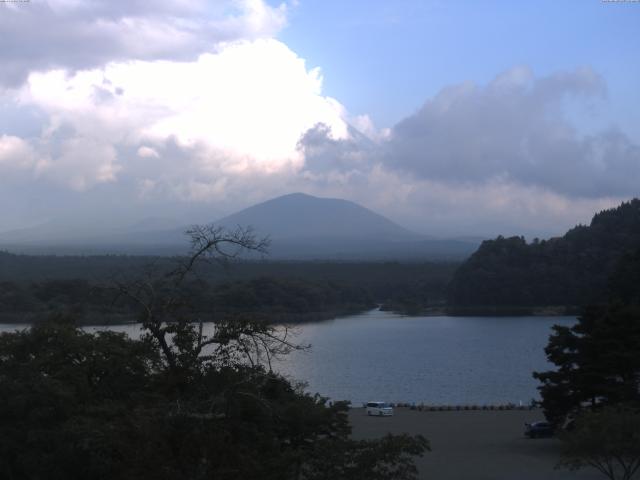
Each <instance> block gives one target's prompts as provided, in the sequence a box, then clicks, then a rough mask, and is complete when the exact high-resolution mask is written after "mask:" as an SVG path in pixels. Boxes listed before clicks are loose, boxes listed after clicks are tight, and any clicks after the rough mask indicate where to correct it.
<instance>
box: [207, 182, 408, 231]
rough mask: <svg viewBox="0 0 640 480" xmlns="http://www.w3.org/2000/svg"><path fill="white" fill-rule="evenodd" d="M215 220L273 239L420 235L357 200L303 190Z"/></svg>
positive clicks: (221, 223)
mask: <svg viewBox="0 0 640 480" xmlns="http://www.w3.org/2000/svg"><path fill="white" fill-rule="evenodd" d="M216 223H218V224H220V225H224V226H225V227H228V228H233V227H236V226H238V225H251V226H252V227H253V228H254V230H255V232H256V233H257V234H259V235H269V236H270V237H271V238H272V239H287V238H295V239H303V238H308V239H316V238H336V239H338V238H341V239H360V238H366V237H370V238H377V239H379V240H408V239H412V240H415V239H418V238H420V235H418V234H416V233H413V232H410V231H409V230H407V229H405V228H403V227H401V226H399V225H397V224H395V223H393V222H392V221H391V220H389V219H387V218H385V217H383V216H382V215H379V214H377V213H375V212H372V211H371V210H369V209H367V208H365V207H362V206H360V205H358V204H357V203H353V202H350V201H348V200H341V199H337V198H318V197H313V196H311V195H305V194H304V193H291V194H289V195H283V196H281V197H277V198H273V199H271V200H267V201H266V202H263V203H259V204H257V205H254V206H252V207H249V208H245V209H244V210H241V211H239V212H237V213H234V214H233V215H229V216H228V217H225V218H222V219H220V220H218V221H217V222H216Z"/></svg>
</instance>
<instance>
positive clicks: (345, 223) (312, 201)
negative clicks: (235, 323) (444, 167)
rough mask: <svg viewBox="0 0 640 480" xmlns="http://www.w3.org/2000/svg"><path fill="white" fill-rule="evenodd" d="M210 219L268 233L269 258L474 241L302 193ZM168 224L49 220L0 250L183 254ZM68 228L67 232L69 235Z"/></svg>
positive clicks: (442, 254) (359, 255)
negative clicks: (109, 225)
mask: <svg viewBox="0 0 640 480" xmlns="http://www.w3.org/2000/svg"><path fill="white" fill-rule="evenodd" d="M213 223H214V224H215V225H221V226H224V227H227V228H229V229H235V228H236V227H238V226H241V227H252V228H253V229H254V232H255V233H256V235H257V236H260V237H262V236H269V238H270V239H271V246H270V248H269V258H271V259H288V260H316V259H317V260H320V259H322V260H327V259H331V260H413V259H431V260H433V259H440V260H449V259H461V258H464V257H466V256H468V255H470V254H471V253H472V252H473V251H474V250H475V249H476V248H477V246H478V245H479V243H480V242H479V241H478V240H472V239H469V240H468V239H453V240H447V239H436V238H433V237H428V236H424V235H419V234H417V233H414V232H412V231H410V230H408V229H406V228H404V227H401V226H400V225H398V224H396V223H394V222H392V221H391V220H389V219H388V218H385V217H384V216H382V215H380V214H378V213H375V212H373V211H371V210H369V209H367V208H365V207H362V206H360V205H358V204H356V203H354V202H350V201H348V200H341V199H336V198H318V197H313V196H311V195H306V194H302V193H292V194H289V195H283V196H281V197H277V198H273V199H271V200H267V201H266V202H263V203H259V204H257V205H254V206H251V207H249V208H246V209H244V210H241V211H239V212H237V213H234V214H232V215H229V216H227V217H224V218H222V219H219V220H218V221H215V222H213ZM172 225H175V221H173V220H170V219H164V218H151V219H147V220H144V221H142V222H139V223H137V224H132V225H129V226H127V227H121V228H117V229H111V230H109V231H101V232H100V233H99V235H96V234H94V235H93V236H90V235H88V234H84V235H82V234H81V233H78V232H74V230H73V229H70V228H63V227H61V226H59V225H56V224H55V223H53V224H49V225H46V226H43V227H38V228H35V229H28V230H23V231H15V232H10V233H5V234H0V248H6V249H7V250H9V251H13V252H19V253H58V254H59V253H64V254H78V253H82V254H95V253H131V254H160V255H165V254H166V255H173V254H179V253H185V252H186V248H187V246H188V240H187V238H186V237H185V235H184V232H185V230H186V229H187V228H188V226H187V225H185V226H182V227H180V228H176V227H175V226H174V227H171V226H172ZM45 227H46V228H45ZM69 232H74V236H73V237H72V238H70V237H69ZM248 257H249V258H252V255H250V254H248Z"/></svg>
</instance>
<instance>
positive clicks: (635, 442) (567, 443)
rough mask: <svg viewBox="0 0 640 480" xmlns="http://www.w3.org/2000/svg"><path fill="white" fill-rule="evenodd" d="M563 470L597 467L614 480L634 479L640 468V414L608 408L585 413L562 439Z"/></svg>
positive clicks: (561, 465)
mask: <svg viewBox="0 0 640 480" xmlns="http://www.w3.org/2000/svg"><path fill="white" fill-rule="evenodd" d="M560 439H561V440H562V443H563V447H564V452H563V459H562V461H561V462H560V463H559V464H558V467H560V468H569V469H571V470H577V469H580V468H583V467H591V468H595V469H596V470H598V471H599V472H601V473H602V474H603V475H605V476H606V477H607V478H609V479H610V480H630V479H631V478H632V477H633V476H634V474H635V473H636V472H637V471H638V469H640V411H638V410H637V409H631V408H624V407H617V408H614V407H607V408H604V409H602V410H600V411H597V412H585V413H583V414H582V415H581V416H580V417H579V418H578V419H577V420H576V422H575V427H574V428H573V429H572V430H571V431H570V432H565V433H563V434H562V435H561V436H560Z"/></svg>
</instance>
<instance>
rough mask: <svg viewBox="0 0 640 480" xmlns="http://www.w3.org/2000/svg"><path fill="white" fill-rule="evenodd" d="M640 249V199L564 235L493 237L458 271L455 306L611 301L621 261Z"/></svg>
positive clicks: (451, 296)
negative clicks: (612, 278)
mask: <svg viewBox="0 0 640 480" xmlns="http://www.w3.org/2000/svg"><path fill="white" fill-rule="evenodd" d="M639 249H640V200H639V199H633V200H631V201H629V202H623V203H622V204H621V205H620V206H618V207H616V208H613V209H609V210H604V211H602V212H599V213H597V214H596V215H594V217H593V219H592V221H591V223H590V225H588V226H585V225H579V226H577V227H575V228H573V229H571V230H569V231H568V232H567V233H566V234H565V235H564V236H562V237H558V238H551V239H549V240H542V241H538V240H534V241H533V242H532V243H527V242H526V241H525V239H524V238H523V237H511V238H504V237H498V238H496V239H495V240H488V241H485V242H483V243H482V244H481V245H480V248H478V250H477V251H476V252H475V253H474V254H473V255H471V257H470V258H469V259H467V260H466V261H465V263H463V264H462V265H461V266H460V268H459V269H458V270H457V271H456V273H455V275H454V277H453V280H452V281H451V283H450V286H449V304H450V305H453V306H456V307H479V306H494V307H526V306H552V305H553V306H580V305H585V304H588V303H595V302H598V301H604V300H606V297H607V295H608V283H609V277H610V276H611V274H612V273H613V272H614V271H615V270H616V269H617V268H619V266H620V262H621V259H622V258H623V256H625V255H629V254H631V253H633V252H636V251H638V250H639Z"/></svg>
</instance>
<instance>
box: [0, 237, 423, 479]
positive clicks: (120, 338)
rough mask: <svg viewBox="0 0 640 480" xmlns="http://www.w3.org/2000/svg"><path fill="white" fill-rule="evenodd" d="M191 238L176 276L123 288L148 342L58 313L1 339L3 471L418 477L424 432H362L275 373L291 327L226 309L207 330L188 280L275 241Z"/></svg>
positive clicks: (31, 474)
mask: <svg viewBox="0 0 640 480" xmlns="http://www.w3.org/2000/svg"><path fill="white" fill-rule="evenodd" d="M191 235H192V239H193V254H192V255H191V256H190V257H188V258H187V259H186V260H184V261H182V262H181V263H180V264H179V266H178V267H177V268H175V269H174V270H173V271H171V272H170V273H169V274H166V275H163V276H160V277H159V276H157V275H156V276H153V275H150V276H148V277H147V278H145V279H137V280H134V281H129V282H124V281H123V282H120V283H119V284H118V286H117V290H118V292H120V293H121V294H122V295H124V296H125V297H126V298H128V299H130V300H132V301H135V302H136V303H137V304H138V305H139V307H140V311H141V320H142V325H143V335H142V339H141V340H133V339H129V338H127V337H125V336H124V335H122V334H117V333H113V332H101V333H97V334H89V333H86V332H84V331H82V330H80V329H78V328H77V327H76V326H75V325H73V324H72V323H71V322H70V321H68V320H67V319H60V318H58V319H55V320H54V321H53V322H50V323H46V324H43V325H37V326H34V327H32V328H31V329H30V330H26V331H23V332H18V333H12V334H7V333H5V334H2V335H0V478H7V479H11V480H18V479H19V480H22V479H25V480H26V479H29V480H31V479H45V478H46V479H52V480H57V479H60V480H62V479H69V480H73V479H86V478H92V479H98V480H99V479H127V480H129V479H131V480H133V479H160V480H162V479H167V480H169V479H171V480H182V479H184V480H187V479H189V480H192V479H214V478H215V479H220V480H227V479H229V480H231V479H246V480H251V479H264V480H269V479H273V480H287V479H292V480H293V479H295V480H320V479H327V480H328V479H336V480H340V479H344V480H348V479H360V478H363V479H364V478H368V479H387V478H388V479H398V480H403V479H407V480H408V479H413V478H416V475H417V471H416V468H415V465H414V464H413V456H415V455H422V454H423V453H424V452H425V451H426V450H427V449H428V443H427V442H426V440H425V439H424V438H423V437H421V436H416V437H409V436H395V437H394V436H388V437H385V438H383V439H380V440H368V441H355V440H352V439H350V426H349V423H348V417H347V415H346V412H347V410H348V406H347V405H346V404H344V403H340V402H337V403H334V404H327V402H326V400H325V399H323V398H321V397H319V396H317V395H316V396H311V395H309V394H306V393H304V392H303V391H302V389H301V388H300V387H298V386H295V385H292V384H291V382H289V381H288V380H287V379H284V378H282V377H281V376H279V375H278V374H276V373H274V372H273V371H272V370H271V360H272V359H273V358H274V356H278V355H282V354H286V353H287V352H288V351H289V350H290V349H292V348H299V347H297V346H296V345H295V344H294V343H292V342H291V340H290V335H289V332H288V331H287V330H286V329H283V328H278V327H276V326H273V325H267V324H264V323H261V322H259V321H256V320H255V319H252V318H242V317H239V318H235V319H231V318H229V317H225V319H224V321H220V322H218V323H215V325H214V327H213V329H212V330H211V331H205V329H204V328H203V322H202V320H203V319H202V318H194V317H193V312H192V311H191V309H190V306H189V298H188V296H187V295H186V294H185V291H184V289H183V282H184V280H185V279H186V278H187V277H188V276H190V275H194V274H195V273H197V263H198V262H199V261H201V260H203V259H205V258H207V257H209V256H210V255H211V254H213V255H212V258H214V259H217V260H221V259H228V258H230V257H232V256H235V255H236V254H237V253H238V252H239V251H240V250H242V249H247V248H248V249H253V250H260V249H263V248H264V246H265V244H264V242H262V241H258V240H256V239H255V238H254V237H253V236H252V235H251V234H250V232H248V231H246V230H238V231H236V232H232V233H230V234H229V233H227V232H224V231H222V230H219V229H213V228H207V227H205V228H198V229H195V230H194V231H192V232H191ZM229 247H231V248H232V250H229Z"/></svg>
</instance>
